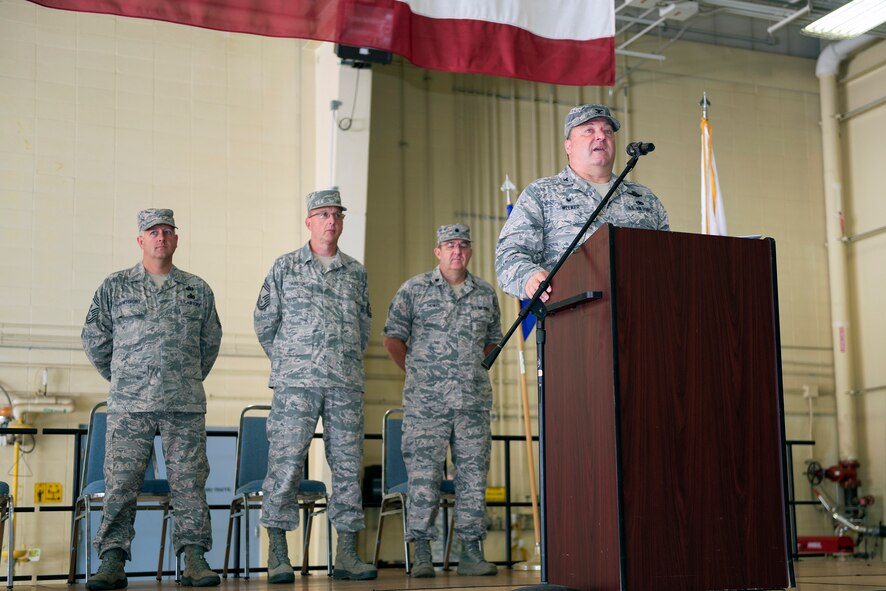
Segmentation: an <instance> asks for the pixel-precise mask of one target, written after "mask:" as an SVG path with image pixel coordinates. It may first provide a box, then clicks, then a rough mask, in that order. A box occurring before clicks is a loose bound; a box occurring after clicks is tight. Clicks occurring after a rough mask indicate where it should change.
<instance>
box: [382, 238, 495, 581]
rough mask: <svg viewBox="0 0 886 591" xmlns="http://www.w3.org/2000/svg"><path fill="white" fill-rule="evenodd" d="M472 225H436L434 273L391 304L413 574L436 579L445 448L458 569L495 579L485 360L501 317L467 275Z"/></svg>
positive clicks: (389, 328)
mask: <svg viewBox="0 0 886 591" xmlns="http://www.w3.org/2000/svg"><path fill="white" fill-rule="evenodd" d="M472 252H473V251H472V248H471V230H470V228H468V226H466V225H464V224H448V225H446V226H441V227H440V228H439V229H438V230H437V247H436V248H435V249H434V255H435V256H436V257H437V260H438V261H440V264H439V265H438V266H437V268H435V269H434V270H433V271H429V272H427V273H423V274H421V275H416V276H415V277H413V278H412V279H410V280H409V281H407V282H406V283H404V284H403V285H402V286H401V287H400V289H399V290H398V291H397V293H396V294H395V295H394V300H393V301H392V302H391V306H390V308H389V309H388V320H387V323H386V324H385V328H384V345H385V349H387V350H388V353H389V354H390V355H391V359H393V360H394V363H396V364H397V365H398V366H399V367H400V369H402V370H404V371H406V384H405V385H404V388H403V410H404V415H403V441H402V447H403V459H404V460H405V462H406V472H407V474H408V477H409V510H408V511H407V513H406V515H407V524H406V539H407V540H409V541H411V542H414V544H415V564H414V566H413V569H412V576H413V577H418V578H427V577H433V576H434V575H435V573H434V565H433V561H432V559H431V548H430V543H431V541H432V540H435V539H436V538H437V528H436V526H435V525H434V524H435V522H436V517H437V510H438V508H439V507H440V483H441V481H442V479H443V462H444V461H445V459H446V449H447V447H450V446H451V447H452V460H453V462H454V463H455V494H456V500H455V535H456V536H458V538H459V539H460V540H461V555H460V557H459V563H458V574H460V575H469V576H484V575H494V574H496V572H497V571H498V569H497V568H496V566H495V565H494V564H492V563H491V562H487V561H486V560H485V559H484V558H483V548H482V546H481V541H482V540H483V539H484V538H485V537H486V525H485V518H486V475H487V472H488V471H489V452H490V447H491V445H492V434H491V429H490V414H489V413H490V409H491V407H492V385H491V384H490V383H489V374H488V372H487V371H486V370H485V369H483V367H482V366H481V365H480V362H481V361H483V358H484V357H485V356H486V355H488V354H489V353H490V352H491V351H492V349H493V348H494V347H495V345H496V343H498V341H499V340H501V313H500V311H499V308H498V298H497V297H496V295H495V291H494V290H493V289H492V286H491V285H490V284H489V283H487V282H486V281H483V280H482V279H480V278H479V277H475V276H474V275H473V274H471V273H469V272H468V261H470V260H471V254H472Z"/></svg>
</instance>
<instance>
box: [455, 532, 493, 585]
mask: <svg viewBox="0 0 886 591" xmlns="http://www.w3.org/2000/svg"><path fill="white" fill-rule="evenodd" d="M458 574H460V575H464V576H468V577H488V576H492V575H495V574H498V567H497V566H495V565H494V564H492V563H491V562H486V560H485V559H484V558H483V547H482V546H481V545H480V540H462V541H461V555H460V556H459V559H458Z"/></svg>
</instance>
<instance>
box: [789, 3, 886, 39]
mask: <svg viewBox="0 0 886 591" xmlns="http://www.w3.org/2000/svg"><path fill="white" fill-rule="evenodd" d="M884 22H886V0H852V2H850V3H848V4H844V5H843V6H841V7H840V8H838V9H837V10H835V11H833V12H830V13H828V14H826V15H824V16H823V17H821V18H820V19H818V20H817V21H815V22H814V23H812V24H810V25H806V26H805V27H804V28H803V29H802V31H801V32H802V33H804V34H806V35H810V36H812V37H823V38H825V39H852V38H853V37H858V36H859V35H861V34H862V33H866V32H867V31H870V30H871V29H873V28H874V27H877V26H879V25H881V24H882V23H884Z"/></svg>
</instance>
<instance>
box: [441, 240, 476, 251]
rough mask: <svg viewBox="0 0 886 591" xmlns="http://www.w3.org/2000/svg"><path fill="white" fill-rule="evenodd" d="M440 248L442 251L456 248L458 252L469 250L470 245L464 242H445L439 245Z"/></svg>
mask: <svg viewBox="0 0 886 591" xmlns="http://www.w3.org/2000/svg"><path fill="white" fill-rule="evenodd" d="M440 248H441V249H443V250H455V249H456V248H458V249H459V250H471V243H470V242H467V241H464V240H447V241H446V242H441V243H440Z"/></svg>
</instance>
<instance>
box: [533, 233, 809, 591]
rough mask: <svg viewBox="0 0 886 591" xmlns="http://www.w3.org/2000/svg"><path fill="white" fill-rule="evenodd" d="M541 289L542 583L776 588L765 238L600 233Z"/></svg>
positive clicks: (780, 534)
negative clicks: (547, 309)
mask: <svg viewBox="0 0 886 591" xmlns="http://www.w3.org/2000/svg"><path fill="white" fill-rule="evenodd" d="M553 289H554V291H553V294H554V296H553V298H552V300H562V299H566V298H568V297H569V296H572V295H574V294H577V293H580V292H586V291H602V296H603V297H602V299H599V300H596V301H591V302H586V303H584V304H581V305H579V306H577V307H575V308H573V309H567V310H563V311H560V312H558V313H556V314H553V315H551V316H549V317H548V319H547V328H548V334H547V347H546V349H545V358H546V362H545V363H546V367H545V381H546V393H545V419H544V420H545V448H546V449H545V457H546V486H545V494H546V498H545V507H546V514H547V519H546V537H547V560H548V563H547V564H548V582H549V583H552V584H557V585H566V586H569V587H573V588H576V589H580V590H590V589H593V590H595V591H596V590H603V591H610V590H613V591H614V590H621V591H671V590H673V591H695V590H704V591H707V590H713V589H783V588H785V587H788V586H790V584H791V582H792V581H793V571H792V564H791V562H790V558H789V556H790V555H789V552H788V541H787V533H786V526H785V524H786V512H785V466H784V452H783V450H784V416H783V408H782V382H781V357H780V342H779V324H778V297H777V289H776V270H775V243H774V241H773V240H771V239H765V240H753V239H742V238H729V237H713V236H702V235H696V234H683V233H678V232H655V231H649V230H636V229H627V228H615V227H611V226H604V227H602V228H600V229H599V230H598V231H597V232H596V233H595V234H594V235H593V236H591V238H589V239H588V240H587V242H585V244H584V245H583V246H582V248H581V249H580V250H579V251H578V252H576V253H575V254H574V255H572V256H571V257H570V258H569V259H568V260H567V261H566V263H565V264H564V265H563V267H562V268H561V269H560V272H559V273H558V274H557V275H556V277H555V278H554V280H553Z"/></svg>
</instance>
